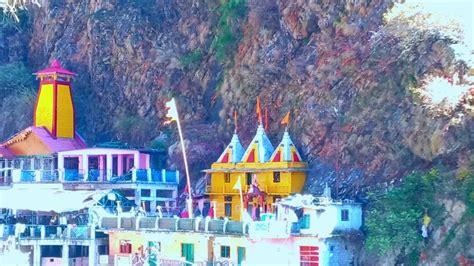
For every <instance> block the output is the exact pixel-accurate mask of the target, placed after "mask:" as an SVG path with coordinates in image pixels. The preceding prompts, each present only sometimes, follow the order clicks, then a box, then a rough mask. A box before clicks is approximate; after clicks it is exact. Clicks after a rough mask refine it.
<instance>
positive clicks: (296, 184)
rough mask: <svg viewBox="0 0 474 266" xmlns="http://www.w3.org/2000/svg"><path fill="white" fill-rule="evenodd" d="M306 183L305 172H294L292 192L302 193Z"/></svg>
mask: <svg viewBox="0 0 474 266" xmlns="http://www.w3.org/2000/svg"><path fill="white" fill-rule="evenodd" d="M305 182H306V173H305V172H293V173H292V176H291V192H292V193H301V191H303V187H304V183H305Z"/></svg>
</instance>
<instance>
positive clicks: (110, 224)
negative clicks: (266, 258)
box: [99, 217, 249, 235]
mask: <svg viewBox="0 0 474 266" xmlns="http://www.w3.org/2000/svg"><path fill="white" fill-rule="evenodd" d="M99 227H100V228H102V229H124V230H148V231H151V230H156V231H185V232H212V233H217V234H231V235H248V233H249V223H244V222H238V221H230V220H213V219H204V218H196V219H188V218H157V217H131V218H130V217H104V218H102V219H101V221H100V223H99Z"/></svg>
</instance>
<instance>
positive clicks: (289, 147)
mask: <svg viewBox="0 0 474 266" xmlns="http://www.w3.org/2000/svg"><path fill="white" fill-rule="evenodd" d="M270 161H271V162H301V161H302V159H301V155H300V153H299V152H298V150H297V149H296V147H295V144H293V141H292V140H291V138H290V134H289V133H288V131H287V130H285V133H283V139H282V140H281V142H280V144H279V145H278V147H277V148H276V150H275V152H274V153H273V155H272V157H271V159H270Z"/></svg>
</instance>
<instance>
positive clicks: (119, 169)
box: [117, 154, 123, 176]
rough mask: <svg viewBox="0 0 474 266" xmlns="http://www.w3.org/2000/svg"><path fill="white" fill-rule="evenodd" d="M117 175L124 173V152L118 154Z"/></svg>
mask: <svg viewBox="0 0 474 266" xmlns="http://www.w3.org/2000/svg"><path fill="white" fill-rule="evenodd" d="M117 175H118V176H122V175H123V155H122V154H119V155H117Z"/></svg>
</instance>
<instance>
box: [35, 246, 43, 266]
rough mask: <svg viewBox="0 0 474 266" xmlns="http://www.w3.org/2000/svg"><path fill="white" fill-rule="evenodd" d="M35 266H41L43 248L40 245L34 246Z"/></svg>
mask: <svg viewBox="0 0 474 266" xmlns="http://www.w3.org/2000/svg"><path fill="white" fill-rule="evenodd" d="M33 266H41V246H40V245H39V244H38V243H35V244H34V245H33Z"/></svg>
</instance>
